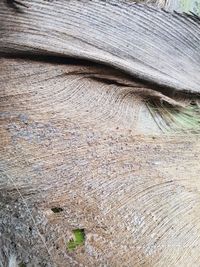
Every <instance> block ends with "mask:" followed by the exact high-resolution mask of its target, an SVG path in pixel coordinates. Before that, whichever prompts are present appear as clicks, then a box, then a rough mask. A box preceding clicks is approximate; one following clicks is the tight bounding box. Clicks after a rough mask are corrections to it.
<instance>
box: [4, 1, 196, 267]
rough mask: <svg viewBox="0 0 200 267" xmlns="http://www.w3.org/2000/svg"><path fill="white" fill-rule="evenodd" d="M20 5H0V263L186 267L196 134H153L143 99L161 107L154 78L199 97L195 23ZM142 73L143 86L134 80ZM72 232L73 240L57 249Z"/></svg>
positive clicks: (191, 251)
mask: <svg viewBox="0 0 200 267" xmlns="http://www.w3.org/2000/svg"><path fill="white" fill-rule="evenodd" d="M23 3H24V4H26V5H27V6H29V8H26V7H24V6H20V11H19V10H18V11H16V10H15V9H12V8H11V7H8V6H7V5H5V3H4V4H3V3H1V8H0V15H1V16H0V18H1V20H2V21H1V26H2V27H1V41H0V43H1V45H0V51H1V56H2V58H1V61H0V71H1V75H0V87H1V91H0V97H1V98H0V139H1V143H0V151H1V153H0V159H1V166H0V169H1V178H0V266H3V267H4V266H7V264H8V259H9V258H11V259H12V261H13V259H15V257H16V260H17V263H18V264H20V263H25V264H26V265H27V266H61V267H62V266H66V267H68V266H70V267H71V266H88V267H90V266H91V267H93V266H109V267H110V266H111V267H118V266H119V267H121V266H124V267H129V266H131V267H140V266H146V267H155V266H156V267H158V266H159V267H160V266H162V267H177V266H181V267H190V266H194V267H199V262H200V223H199V221H200V192H199V191H200V182H199V173H200V164H199V162H200V143H199V135H198V134H197V135H180V134H179V135H178V134H176V133H173V134H165V133H163V132H161V131H160V129H159V127H158V125H157V124H156V123H155V122H154V119H153V118H152V116H151V114H150V112H149V110H148V108H147V106H146V104H145V100H146V97H147V96H148V97H151V96H152V94H153V95H154V96H155V94H156V96H157V92H158V91H161V92H163V93H165V95H163V96H162V98H165V97H170V99H171V100H173V98H172V94H171V92H170V90H168V89H167V88H165V89H164V88H161V87H159V86H158V84H163V85H164V84H165V85H169V84H170V86H172V87H173V91H174V92H178V93H177V94H180V93H181V91H182V90H184V89H186V88H187V89H188V90H190V92H191V93H194V92H199V76H198V75H197V73H198V72H199V65H198V64H199V61H198V59H199V54H198V53H199V24H198V22H195V21H194V19H190V18H188V17H187V18H186V17H179V16H178V15H171V14H168V13H166V12H163V11H158V10H157V11H156V10H154V9H150V8H147V9H146V8H145V7H142V6H141V5H139V6H136V5H128V4H126V3H125V2H119V3H118V2H115V3H116V5H114V2H112V3H111V4H109V3H106V2H104V1H84V2H83V1H82V2H78V1H75V0H72V1H65V4H64V1H53V2H50V3H47V2H45V1H42V2H40V1H37V0H34V1H23ZM61 3H62V5H61ZM101 5H102V6H101ZM95 6H96V10H97V11H98V12H96V13H94V15H93V17H92V18H93V19H94V17H95V18H96V20H97V19H98V22H97V23H96V24H95V23H94V24H93V27H92V26H91V25H90V23H89V21H88V24H87V27H86V26H84V23H86V22H87V20H86V17H88V16H86V14H88V13H87V12H89V10H91V13H90V14H91V16H92V9H91V8H94V10H95ZM118 6H119V7H120V9H119V7H118ZM18 7H19V5H18ZM53 7H56V8H53ZM111 7H112V8H111ZM72 10H74V12H73V16H72V15H71V16H68V17H67V14H68V12H72ZM80 10H81V11H82V12H81V14H83V16H80V14H79V12H80ZM120 10H121V11H120ZM22 11H23V13H20V12H22ZM100 11H101V12H100ZM48 12H50V13H48ZM84 12H85V13H84ZM58 14H59V15H58ZM65 14H66V15H65ZM77 14H78V15H77ZM84 14H85V16H84ZM106 14H107V15H106ZM108 14H110V15H108ZM147 14H149V15H148V16H147ZM105 15H106V16H105ZM74 16H75V17H74ZM104 16H105V17H106V18H107V21H106V20H105V17H104ZM115 16H116V17H115ZM140 17H141V18H142V20H141V21H140ZM116 18H118V19H119V20H117V19H116ZM136 18H137V20H136ZM150 18H151V19H150ZM135 20H136V21H137V23H136V24H135V28H134V27H133V22H135ZM157 20H159V21H160V23H159V24H158V23H155V21H157ZM41 21H42V23H41ZM72 21H73V22H74V24H72ZM61 22H62V23H63V26H62V30H61V24H62V23H61ZM75 22H76V23H78V26H79V28H78V27H77V28H76V29H79V30H77V31H75V28H73V29H71V32H72V34H74V35H73V36H74V37H73V38H72V39H69V31H70V27H69V25H72V26H73V27H75V26H74V25H75V24H76V23H75ZM104 23H105V25H106V26H105V27H103V25H104ZM119 23H120V24H119ZM122 24H123V25H124V28H123V27H122ZM56 25H57V26H56ZM100 25H101V27H103V29H104V30H106V34H102V33H101V31H100V30H99V31H97V30H96V32H95V29H96V28H98V27H100ZM144 25H145V26H144ZM147 25H148V27H149V28H148V29H152V34H153V32H154V35H151V34H150V35H148V34H147V33H148V31H145V32H146V35H145V38H144V37H143V42H142V41H141V42H140V43H139V41H140V38H139V36H140V35H141V36H142V29H143V30H144V27H146V26H147ZM152 25H154V26H156V25H157V28H155V27H154V30H153V26H152ZM177 25H179V30H176V26H177ZM52 27H57V29H53V30H52ZM81 27H82V29H85V30H84V32H83V30H82V29H81ZM95 27H96V28H95ZM158 28H160V29H161V28H162V31H161V30H160V31H159V29H158ZM44 29H45V30H44ZM112 29H115V30H113V31H112ZM121 29H122V30H121ZM163 29H165V31H164V32H163ZM140 30H141V33H140ZM93 31H94V32H93ZM109 31H110V32H109ZM126 31H127V34H125V33H126ZM173 31H175V33H174V34H172V33H173ZM177 31H179V34H177ZM61 32H62V33H61ZM97 32H98V33H99V34H97ZM34 33H37V34H34ZM38 33H39V34H40V35H38ZM82 33H83V35H81V36H83V37H84V36H85V35H84V34H87V37H88V38H89V37H90V36H93V38H91V39H90V42H91V43H89V44H88V43H85V39H84V40H81V45H80V43H79V42H78V41H77V40H76V38H78V37H80V36H79V35H80V34H82ZM90 33H91V34H90ZM107 33H109V34H110V35H108V34H107ZM122 33H123V35H122ZM92 34H93V35H92ZM134 34H135V35H134ZM109 36H113V37H114V36H115V38H116V40H117V41H115V45H113V46H111V44H112V42H110V41H109V42H106V41H108V40H109ZM133 36H135V38H133ZM152 36H153V37H152ZM155 36H157V39H156V38H154V37H155ZM94 37H95V38H94ZM84 38H85V37H84ZM98 38H99V40H97V39H98ZM117 38H119V39H117ZM148 38H152V39H151V42H150V43H148V41H150V39H148ZM141 40H142V39H141ZM158 40H159V42H158ZM97 41H98V44H99V45H100V44H101V45H102V44H104V45H102V46H101V47H94V45H95V44H96V42H97ZM104 41H105V43H103V42H104ZM162 41H163V43H164V44H165V45H162V47H157V46H156V45H157V44H158V43H161V42H162ZM122 44H123V46H121V45H122ZM127 44H129V46H127ZM168 44H170V46H168ZM182 45H183V47H184V49H185V50H182V49H180V50H177V47H180V46H182ZM120 48H121V49H120ZM122 48H123V49H122ZM140 48H141V49H143V51H145V49H150V50H148V51H151V52H148V56H145V57H142V56H143V53H141V54H140ZM165 48H170V50H165ZM164 51H165V53H164ZM171 51H172V52H173V53H174V54H173V57H172V55H171V53H172V52H171ZM3 52H4V53H5V52H7V54H9V57H8V55H7V56H6V55H5V54H4V53H3ZM11 52H12V53H13V52H15V55H13V54H12V53H11ZM19 52H20V53H21V58H20V57H19ZM25 53H26V54H28V55H27V56H25V55H24V54H25ZM55 53H56V55H57V57H56V58H54V57H52V55H53V54H55ZM77 53H79V55H80V56H81V57H82V58H85V57H86V58H89V59H91V60H92V61H97V62H98V61H100V62H105V63H108V62H109V65H112V64H113V67H118V69H119V70H116V69H112V68H111V67H108V66H107V67H106V66H104V65H99V64H93V63H91V62H86V61H80V60H78V59H77V55H78V54H77ZM84 53H86V56H84ZM162 53H163V54H162ZM33 54H34V56H33ZM44 54H46V55H49V56H47V57H42V55H44ZM31 55H32V56H31ZM61 55H62V59H61V58H60V56H61ZM66 55H71V56H72V57H74V60H72V59H71V60H70V59H69V58H67V57H65V56H66ZM138 55H140V56H141V57H142V58H140V59H142V60H143V61H142V60H141V61H136V56H138ZM155 55H158V56H157V57H155ZM170 55H171V56H170ZM63 56H64V58H63ZM138 57H139V56H138ZM153 58H154V61H151V64H149V65H148V66H147V65H146V63H145V64H144V62H145V60H153ZM155 58H156V60H155ZM158 58H159V59H160V60H158ZM161 58H162V59H163V60H161ZM107 59H109V60H107ZM127 62H128V63H127ZM142 62H143V63H142ZM146 62H147V61H146ZM149 62H150V61H149ZM126 63H127V64H128V65H126ZM164 63H167V64H164ZM175 65H176V68H173V69H171V70H170V68H172V67H173V66H175ZM141 66H142V68H144V70H145V72H144V73H143V74H144V75H143V74H142V75H141V77H143V78H144V80H148V79H149V78H150V73H151V74H152V73H153V74H152V75H154V76H151V78H152V82H153V84H151V85H149V84H148V85H147V84H146V83H145V81H144V80H142V81H138V80H137V79H135V77H136V76H137V77H138V76H140V71H141ZM191 70H195V71H194V72H191ZM124 71H125V72H126V71H127V72H128V73H129V74H130V73H132V74H133V76H127V75H126V74H125V73H124ZM168 71H170V75H169V73H168ZM182 73H184V75H185V77H186V78H187V79H186V78H185V79H183V75H182ZM152 90H153V91H154V93H152ZM55 207H58V208H61V209H60V212H58V213H54V212H53V211H52V208H55ZM73 229H84V230H85V237H86V240H85V243H84V245H83V246H81V247H78V248H77V249H76V250H75V251H71V252H69V251H67V243H68V242H69V240H70V239H71V238H72V231H73Z"/></svg>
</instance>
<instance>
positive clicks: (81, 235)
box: [67, 229, 85, 251]
mask: <svg viewBox="0 0 200 267" xmlns="http://www.w3.org/2000/svg"><path fill="white" fill-rule="evenodd" d="M73 235H74V238H73V239H72V240H70V241H69V242H68V244H67V249H68V250H69V251H73V250H74V249H76V248H77V247H78V246H82V245H83V244H84V242H85V231H84V229H75V230H73Z"/></svg>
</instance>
